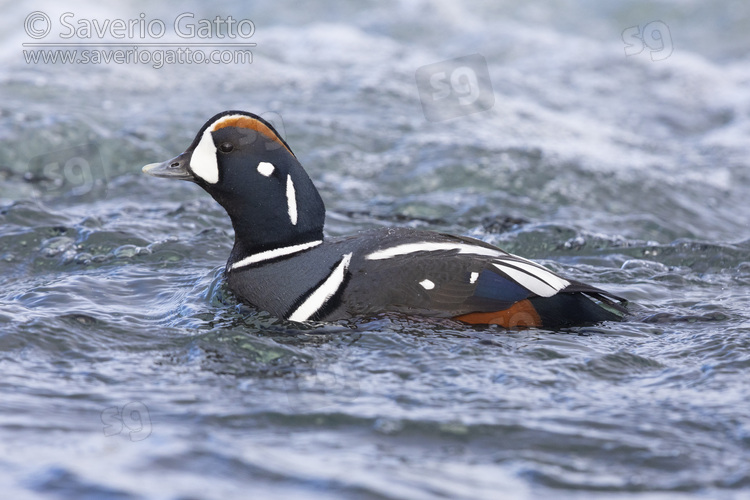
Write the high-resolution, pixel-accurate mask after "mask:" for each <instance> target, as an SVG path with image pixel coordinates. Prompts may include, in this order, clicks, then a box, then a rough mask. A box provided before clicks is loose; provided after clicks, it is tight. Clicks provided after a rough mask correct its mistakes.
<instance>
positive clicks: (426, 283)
mask: <svg viewBox="0 0 750 500" xmlns="http://www.w3.org/2000/svg"><path fill="white" fill-rule="evenodd" d="M419 284H420V285H422V288H424V289H425V290H432V289H433V288H435V283H433V282H432V281H430V280H422V281H420V282H419Z"/></svg>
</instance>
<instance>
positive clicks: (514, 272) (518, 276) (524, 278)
mask: <svg viewBox="0 0 750 500" xmlns="http://www.w3.org/2000/svg"><path fill="white" fill-rule="evenodd" d="M493 265H494V266H495V267H497V268H498V269H499V270H501V271H502V272H504V273H505V274H507V275H508V276H510V278H511V279H513V280H514V281H516V283H518V284H519V285H521V286H522V287H524V288H526V289H527V290H529V291H530V292H532V293H535V294H537V295H539V296H540V297H552V296H553V295H554V294H556V293H557V292H558V291H559V289H557V288H555V287H553V286H550V285H548V284H547V283H545V282H544V281H542V280H541V279H539V278H538V277H537V276H534V275H531V274H528V273H527V272H526V271H520V270H518V269H515V268H513V267H510V266H504V265H502V264H498V263H496V262H495V263H493Z"/></svg>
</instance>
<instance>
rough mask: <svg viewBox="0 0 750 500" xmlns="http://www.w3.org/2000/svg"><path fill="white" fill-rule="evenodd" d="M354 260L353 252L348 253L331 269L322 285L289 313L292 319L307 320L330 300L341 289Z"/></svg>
mask: <svg viewBox="0 0 750 500" xmlns="http://www.w3.org/2000/svg"><path fill="white" fill-rule="evenodd" d="M351 260H352V254H351V253H348V254H346V255H344V257H343V258H342V259H341V262H339V263H338V265H337V266H336V267H335V268H334V270H333V271H331V274H329V275H328V277H327V278H326V280H325V281H324V282H323V284H322V285H320V286H319V287H318V288H317V289H316V290H315V291H314V292H313V293H311V294H310V296H309V297H307V299H306V300H305V301H304V302H303V303H302V305H300V306H299V307H298V308H297V310H295V311H294V312H293V313H292V314H290V315H289V320H290V321H307V320H308V319H310V318H311V317H312V316H313V314H315V313H316V312H318V311H319V310H320V308H321V307H323V306H324V305H325V304H326V302H328V300H329V299H330V298H331V297H333V296H334V294H335V293H336V292H337V291H338V290H339V288H340V287H341V285H342V283H344V278H345V277H346V270H347V269H349V262H350V261H351Z"/></svg>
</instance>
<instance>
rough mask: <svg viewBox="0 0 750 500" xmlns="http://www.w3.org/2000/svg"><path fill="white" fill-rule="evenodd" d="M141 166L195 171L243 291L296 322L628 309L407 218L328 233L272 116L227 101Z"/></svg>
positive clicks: (590, 320)
mask: <svg viewBox="0 0 750 500" xmlns="http://www.w3.org/2000/svg"><path fill="white" fill-rule="evenodd" d="M142 170H143V172H145V173H147V174H149V175H151V176H154V177H162V178H166V179H178V180H185V181H190V182H193V183H195V184H197V185H198V186H200V187H201V188H203V189H204V190H205V191H206V192H207V193H208V194H209V195H210V196H211V197H212V198H213V199H214V200H215V201H216V202H217V203H218V204H219V205H221V206H222V207H223V208H224V210H225V211H226V213H227V215H228V216H229V218H230V220H231V223H232V227H233V229H234V245H233V247H232V250H231V252H230V254H229V259H228V261H227V264H226V268H225V279H226V282H227V284H228V287H229V289H230V290H231V291H232V293H233V294H234V295H235V296H236V297H237V298H238V300H239V301H241V302H243V303H246V304H248V305H250V306H252V307H255V308H257V309H260V310H263V311H267V312H268V313H270V314H272V315H274V316H276V317H279V318H282V319H284V320H287V321H290V322H295V323H306V322H324V323H325V322H334V321H339V320H356V319H358V318H367V317H372V316H377V315H380V314H392V313H393V314H404V315H408V316H409V317H414V318H425V319H426V318H443V319H449V320H455V321H457V322H461V323H465V324H472V325H498V326H500V327H503V328H507V329H519V328H520V329H524V328H545V329H561V328H568V327H576V326H585V325H593V324H597V323H601V322H607V321H622V320H623V319H624V318H625V317H626V316H627V315H628V309H627V307H626V306H627V301H626V300H625V299H623V298H622V297H619V296H617V295H614V294H612V293H609V292H607V291H605V290H603V289H600V288H597V287H594V286H591V285H587V284H585V283H581V282H579V281H575V280H573V279H570V278H566V277H563V276H560V275H559V274H557V273H555V272H552V271H551V270H549V269H547V268H546V267H544V266H542V265H541V264H538V263H536V262H533V261H531V260H528V259H525V258H523V257H520V256H517V255H513V254H510V253H508V252H505V251H503V250H501V249H500V248H498V247H496V246H493V245H491V244H489V243H486V242H484V241H481V240H479V239H475V238H470V237H467V236H459V235H452V234H447V233H442V232H436V231H429V230H419V229H413V228H406V227H392V228H377V229H371V230H365V231H362V232H359V233H357V234H354V235H349V236H342V237H335V238H329V237H326V236H325V234H324V225H325V215H326V209H325V205H324V203H323V200H322V198H321V196H320V193H319V192H318V190H317V189H316V187H315V185H314V183H313V181H312V180H311V179H310V177H309V176H308V174H307V172H306V171H305V170H304V168H303V167H302V165H301V164H300V162H299V160H298V158H297V156H296V155H295V154H294V152H293V151H292V149H291V147H290V146H289V144H287V142H286V141H285V139H284V138H283V137H282V136H281V135H280V134H279V133H278V131H277V130H276V129H275V128H274V126H273V125H272V124H271V123H269V122H268V121H266V120H264V119H263V118H261V117H260V116H258V115H256V114H253V113H250V112H246V111H237V110H228V111H223V112H221V113H218V114H217V115H215V116H214V117H212V118H211V119H209V120H208V121H207V122H206V123H205V124H204V125H203V127H201V129H200V130H199V131H198V133H197V135H196V136H195V139H194V140H193V142H192V144H191V145H190V146H189V147H188V148H187V149H186V150H185V151H184V152H183V153H182V154H180V155H178V156H176V157H174V158H172V159H171V160H167V161H165V162H162V163H151V164H148V165H146V166H144V167H143V168H142Z"/></svg>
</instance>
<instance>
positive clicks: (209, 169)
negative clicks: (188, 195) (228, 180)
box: [190, 127, 219, 184]
mask: <svg viewBox="0 0 750 500" xmlns="http://www.w3.org/2000/svg"><path fill="white" fill-rule="evenodd" d="M212 128H213V127H208V128H207V129H206V130H205V131H204V132H203V135H202V136H201V140H200V142H198V146H196V148H195V149H194V150H193V155H192V156H191V158H190V170H192V171H193V173H194V174H195V175H196V176H198V177H200V178H201V179H203V180H204V181H206V182H208V183H209V184H216V183H217V182H219V162H218V161H217V160H216V146H214V138H213V137H212V136H211V129H212Z"/></svg>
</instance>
